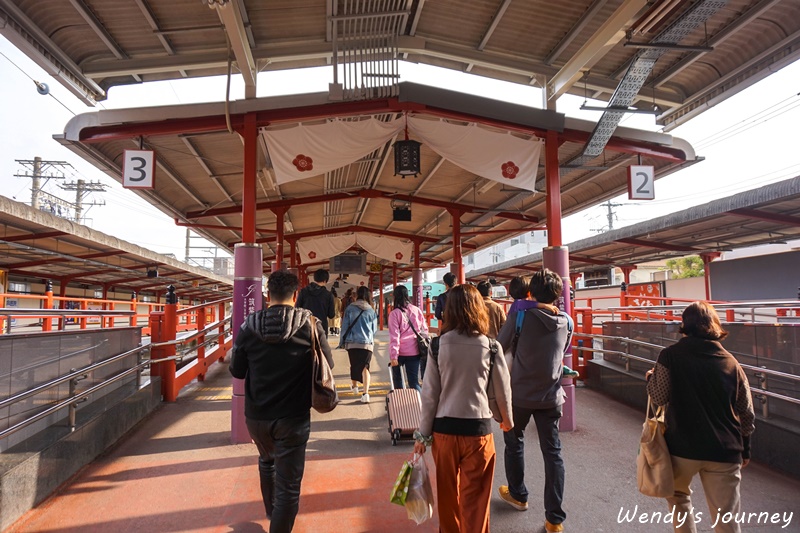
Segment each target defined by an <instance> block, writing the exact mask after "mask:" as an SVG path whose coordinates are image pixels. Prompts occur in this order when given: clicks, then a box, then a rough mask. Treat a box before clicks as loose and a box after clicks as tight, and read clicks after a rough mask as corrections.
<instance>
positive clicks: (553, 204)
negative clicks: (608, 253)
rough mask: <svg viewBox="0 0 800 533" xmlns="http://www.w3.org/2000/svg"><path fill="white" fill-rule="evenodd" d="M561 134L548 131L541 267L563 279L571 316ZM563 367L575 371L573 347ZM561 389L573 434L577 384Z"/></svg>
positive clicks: (561, 303) (564, 303) (567, 382)
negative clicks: (544, 243) (563, 226)
mask: <svg viewBox="0 0 800 533" xmlns="http://www.w3.org/2000/svg"><path fill="white" fill-rule="evenodd" d="M558 147H559V138H558V132H556V131H552V130H548V131H547V135H546V137H545V175H546V178H547V199H546V202H547V244H548V246H547V248H545V249H544V250H542V266H544V267H545V268H549V269H550V270H552V271H553V272H554V273H556V274H558V275H560V276H561V279H562V281H563V283H564V289H563V291H562V293H561V298H559V299H558V301H557V305H558V307H559V308H561V310H562V311H564V312H565V313H566V314H568V315H571V314H572V302H571V301H570V295H569V250H568V249H567V247H566V246H562V237H561V174H560V168H559V160H558ZM564 364H565V365H567V366H569V367H570V368H572V366H573V358H572V347H571V346H570V347H569V348H568V349H567V353H566V354H564ZM562 387H563V388H564V392H565V393H566V395H567V401H566V403H565V404H564V407H563V415H562V419H561V429H562V430H563V431H574V430H575V426H576V420H575V416H576V415H575V384H574V382H573V381H572V380H571V379H564V380H562Z"/></svg>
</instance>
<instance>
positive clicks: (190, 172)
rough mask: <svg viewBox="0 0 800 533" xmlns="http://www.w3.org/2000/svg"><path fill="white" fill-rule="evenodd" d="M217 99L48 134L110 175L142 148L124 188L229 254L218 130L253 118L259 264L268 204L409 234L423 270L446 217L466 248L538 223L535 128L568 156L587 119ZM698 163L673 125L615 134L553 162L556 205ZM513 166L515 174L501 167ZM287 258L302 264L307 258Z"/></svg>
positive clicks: (512, 111)
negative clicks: (398, 161)
mask: <svg viewBox="0 0 800 533" xmlns="http://www.w3.org/2000/svg"><path fill="white" fill-rule="evenodd" d="M227 109H228V115H227V116H226V113H225V110H226V104H224V103H217V104H193V105H183V106H171V107H154V108H139V109H126V110H112V111H105V110H104V111H98V112H93V113H88V114H83V115H79V116H77V117H75V118H73V119H72V120H71V121H70V122H69V123H68V124H67V126H66V128H65V133H64V134H63V135H57V136H55V137H56V139H57V140H58V141H59V142H61V143H62V144H63V145H65V146H66V147H68V148H70V149H71V150H73V151H74V152H75V153H77V154H78V155H80V156H81V157H83V158H84V159H86V160H89V161H91V162H93V163H94V164H95V165H96V166H97V167H98V168H100V169H103V170H104V171H105V172H106V173H108V174H109V175H110V176H111V177H113V178H114V179H116V180H118V181H121V174H122V173H121V165H122V159H123V152H124V151H125V150H129V149H137V148H140V147H143V148H146V149H152V150H154V151H155V152H156V154H157V156H156V160H157V165H156V172H155V180H154V188H153V189H147V190H144V189H134V190H136V192H137V193H138V194H139V195H141V196H143V197H144V198H145V199H147V201H149V202H150V203H152V204H154V205H156V206H157V207H158V208H159V209H161V210H162V211H163V212H165V213H167V214H168V215H170V216H172V217H174V218H175V221H176V223H177V224H179V225H185V226H189V227H192V228H193V229H194V230H195V231H197V232H198V233H199V234H201V235H203V236H204V237H206V238H208V239H209V240H211V241H212V242H215V243H217V244H218V245H220V246H222V247H226V248H230V247H232V246H234V245H235V244H236V243H238V242H240V241H241V240H242V232H241V230H242V207H241V205H242V201H243V195H242V180H243V168H242V165H243V163H242V161H243V146H242V144H243V143H242V138H241V137H240V135H239V134H237V133H235V132H234V133H231V132H229V130H228V128H227V124H228V123H230V124H231V127H232V128H233V129H234V130H237V129H239V128H240V127H241V124H242V121H243V120H244V117H245V116H246V115H247V114H251V115H253V114H254V116H255V120H256V123H257V126H258V128H259V134H258V164H257V166H258V172H257V187H256V210H257V211H256V219H255V223H256V242H258V243H262V244H263V245H264V246H267V247H269V248H270V249H269V250H267V249H265V251H264V260H265V261H270V260H275V257H274V253H275V241H276V224H277V220H278V214H277V212H278V211H281V214H280V216H281V217H282V219H283V221H284V238H285V239H286V240H288V241H290V242H292V241H293V240H294V241H299V243H300V245H301V246H302V243H303V242H304V241H307V240H308V239H314V238H320V237H330V236H333V235H341V234H348V233H358V234H364V233H368V234H372V235H377V236H381V237H384V238H387V239H397V240H398V241H405V242H408V241H417V242H419V246H420V253H421V258H422V264H421V267H422V268H431V267H434V266H438V265H444V264H446V263H448V262H449V261H451V260H452V259H453V245H452V240H451V237H452V233H453V231H452V228H451V221H452V216H453V214H455V215H456V216H457V217H458V218H459V220H460V223H461V243H462V247H463V248H464V249H465V250H466V251H469V250H475V249H479V248H483V247H486V246H490V245H492V244H494V243H496V242H500V241H503V240H506V239H508V238H509V237H512V236H514V235H516V234H519V233H522V232H524V231H530V230H532V229H536V228H544V227H545V224H546V218H547V210H546V201H545V200H546V194H545V193H544V189H545V175H544V155H543V150H542V147H543V145H544V143H543V142H541V140H540V139H539V136H540V135H544V134H545V131H548V130H549V131H555V132H557V133H558V138H559V142H560V146H559V148H558V157H559V160H560V161H564V162H566V161H569V160H570V158H572V157H573V156H575V154H580V152H581V150H582V149H583V146H584V144H585V142H586V139H588V138H589V136H590V135H591V132H592V128H593V127H594V124H593V123H591V122H587V121H581V120H576V119H570V118H566V117H565V116H564V115H563V114H560V113H556V112H553V111H546V110H541V109H536V108H532V107H526V106H521V105H517V104H510V103H507V102H501V101H499V100H492V99H488V98H482V97H476V96H473V95H468V94H464V93H458V92H453V91H448V90H444V89H437V88H433V87H428V86H424V85H417V84H411V83H400V84H399V87H398V94H397V96H394V97H383V98H371V99H365V100H361V101H355V102H331V101H330V100H329V95H328V94H327V93H319V94H306V95H297V96H281V97H269V98H257V99H253V100H240V101H234V102H230V103H229V104H228V105H227ZM167 117H172V118H167ZM406 128H408V131H409V132H410V135H411V138H412V139H418V140H422V141H423V142H422V146H421V152H420V169H421V172H420V175H419V176H408V177H406V176H402V175H395V173H394V172H395V168H394V165H393V163H392V159H393V145H394V143H395V142H396V141H398V140H401V139H403V138H404V135H405V134H404V132H405V131H406ZM539 155H542V157H541V158H540V157H539ZM306 157H307V158H309V161H310V163H309V164H308V165H307V166H305V167H303V166H302V165H303V162H302V159H303V158H306ZM700 160H701V158H698V157H697V156H696V155H695V153H694V150H693V149H692V147H691V146H690V145H689V144H688V143H687V142H685V141H683V140H681V139H678V138H675V137H673V136H671V135H667V134H659V133H651V132H645V131H640V130H633V129H628V128H617V129H616V131H615V133H614V135H613V136H612V137H611V138H610V139H609V141H608V143H607V144H606V145H605V147H604V149H603V150H602V153H601V154H600V155H599V156H597V157H596V158H594V160H593V161H591V162H590V163H589V164H584V165H580V166H567V165H566V164H565V165H563V166H562V167H561V205H562V211H563V213H564V214H565V215H567V214H570V213H575V212H578V211H580V210H582V209H585V208H586V207H588V206H590V205H594V204H596V203H599V202H602V201H604V200H606V199H609V198H612V197H615V196H617V195H619V194H621V193H622V192H624V191H625V190H626V188H627V167H628V165H631V164H643V165H652V166H653V167H654V168H655V177H656V179H657V178H660V177H663V176H665V175H667V174H669V173H671V172H674V171H676V170H679V169H681V168H684V167H685V166H687V165H691V164H694V163H696V162H698V161H700ZM512 161H513V162H515V164H514V167H517V169H518V172H519V175H518V176H517V175H516V174H514V175H504V174H503V172H502V169H503V168H504V166H505V165H507V163H508V162H512ZM486 164H490V165H491V168H490V169H489V170H487V169H486V168H485V165H486ZM466 168H469V169H471V170H472V171H470V170H466ZM325 169H327V170H325ZM482 175H485V176H489V177H488V178H487V177H482ZM397 209H409V210H410V212H411V214H410V217H409V218H410V220H396V216H395V210H397ZM398 246H399V245H398ZM409 256H410V254H403V257H397V258H395V257H394V252H392V257H385V256H384V257H383V259H380V260H381V261H382V262H384V263H389V264H391V263H392V262H395V261H396V262H398V263H399V264H400V265H401V266H407V265H408V264H409V262H410V257H409ZM284 259H285V257H284ZM300 262H301V264H303V265H309V264H314V261H313V257H309V256H301V258H300Z"/></svg>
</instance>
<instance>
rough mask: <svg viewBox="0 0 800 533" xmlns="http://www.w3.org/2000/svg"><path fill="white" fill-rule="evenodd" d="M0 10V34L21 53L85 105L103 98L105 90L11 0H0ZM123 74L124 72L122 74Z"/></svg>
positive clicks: (93, 103) (91, 104) (92, 103)
mask: <svg viewBox="0 0 800 533" xmlns="http://www.w3.org/2000/svg"><path fill="white" fill-rule="evenodd" d="M0 11H2V12H4V13H5V15H6V16H5V17H3V18H5V19H6V22H5V24H3V25H2V26H0V35H3V36H4V37H6V38H7V39H8V40H9V41H11V43H12V44H14V46H16V47H17V48H19V49H20V50H22V51H23V52H25V53H26V54H27V55H28V57H30V58H31V59H32V60H33V61H34V62H36V64H38V65H39V66H40V67H42V68H43V69H44V70H45V71H46V72H47V73H48V74H50V75H51V76H53V77H55V78H57V79H58V80H59V81H61V82H62V83H63V85H64V86H65V87H66V88H67V90H69V91H70V92H71V93H72V94H74V95H75V96H76V97H77V98H78V99H79V100H81V101H82V102H84V103H85V104H86V105H90V106H94V105H95V103H96V102H97V100H102V99H104V98H105V97H106V92H105V91H104V90H103V88H102V87H100V85H98V84H97V83H95V82H94V81H93V80H92V79H91V77H90V76H87V75H86V74H84V73H83V71H82V69H81V67H79V66H78V65H77V64H76V63H75V62H74V61H73V60H72V59H70V57H69V54H67V53H66V52H64V51H63V50H62V49H61V48H60V47H59V46H58V45H57V44H56V43H55V42H53V40H52V39H50V37H49V36H48V35H47V34H46V33H45V32H44V31H42V29H41V28H39V26H38V25H36V24H35V23H34V22H33V21H32V20H31V19H29V18H28V17H27V16H26V15H25V13H23V11H22V10H21V9H20V8H18V7H17V6H16V5H15V3H14V2H13V1H12V0H0ZM123 75H128V73H125V74H123Z"/></svg>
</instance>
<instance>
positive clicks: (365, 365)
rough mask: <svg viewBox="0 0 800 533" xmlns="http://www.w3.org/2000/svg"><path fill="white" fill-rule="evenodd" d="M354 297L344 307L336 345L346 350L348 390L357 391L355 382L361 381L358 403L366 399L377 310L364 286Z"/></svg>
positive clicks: (356, 392)
mask: <svg viewBox="0 0 800 533" xmlns="http://www.w3.org/2000/svg"><path fill="white" fill-rule="evenodd" d="M356 295H357V297H358V299H357V300H356V301H355V302H353V304H352V305H350V306H348V307H347V310H346V311H345V312H344V318H343V319H342V331H343V332H344V333H343V334H342V335H341V336H340V337H339V348H344V349H346V350H347V356H348V358H349V359H350V383H351V385H350V391H351V392H353V393H354V394H358V384H359V383H363V385H364V389H363V390H364V392H363V394H362V395H361V403H369V380H370V373H369V365H370V363H371V362H372V353H373V351H374V346H375V332H376V331H377V330H378V313H376V312H375V310H374V309H373V308H372V293H371V291H370V290H369V288H368V287H359V288H358V290H357V291H356Z"/></svg>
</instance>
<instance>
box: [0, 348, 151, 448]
mask: <svg viewBox="0 0 800 533" xmlns="http://www.w3.org/2000/svg"><path fill="white" fill-rule="evenodd" d="M149 364H150V361H143V362H141V363H139V364H137V365H136V366H134V367H131V368H129V369H128V370H124V371H122V372H120V373H119V374H117V375H116V376H114V377H111V378H108V379H107V380H105V381H103V382H102V383H98V384H97V385H95V386H93V387H89V388H88V389H86V390H85V391H83V392H81V393H78V394H75V395H74V396H70V397H69V398H66V399H64V400H61V401H60V402H58V403H56V404H54V405H52V406H50V407H48V408H47V409H45V410H44V411H41V412H39V413H36V414H35V415H33V416H32V417H30V418H26V419H25V420H23V421H21V422H18V423H16V424H14V425H13V426H11V427H9V428H6V429H4V430H3V431H0V439H2V438H5V437H7V436H8V435H11V434H12V433H16V432H17V431H19V430H21V429H23V428H26V427H28V426H29V425H31V424H33V423H34V422H37V421H39V420H41V419H42V418H45V417H47V416H49V415H50V414H52V413H55V412H56V411H59V410H61V409H63V408H64V407H69V406H71V405H74V404H76V403H77V402H79V401H81V400H83V399H84V398H86V397H88V396H89V395H91V394H94V393H95V392H97V391H98V390H100V389H102V388H103V387H106V386H108V385H110V384H112V383H115V382H117V381H119V380H120V379H122V378H124V377H126V376H127V375H128V374H132V373H134V372H138V371H139V368H140V367H142V366H145V365H149Z"/></svg>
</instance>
